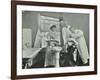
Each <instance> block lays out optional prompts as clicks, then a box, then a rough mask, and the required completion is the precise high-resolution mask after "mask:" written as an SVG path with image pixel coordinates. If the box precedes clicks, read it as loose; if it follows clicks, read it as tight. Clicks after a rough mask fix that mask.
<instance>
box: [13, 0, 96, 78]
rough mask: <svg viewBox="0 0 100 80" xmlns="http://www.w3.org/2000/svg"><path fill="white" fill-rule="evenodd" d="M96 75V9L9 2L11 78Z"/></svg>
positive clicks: (78, 5) (75, 5) (78, 6)
mask: <svg viewBox="0 0 100 80" xmlns="http://www.w3.org/2000/svg"><path fill="white" fill-rule="evenodd" d="M92 74H97V6H96V5H80V4H63V3H47V2H31V1H11V78H12V79H28V78H44V77H59V76H75V75H92Z"/></svg>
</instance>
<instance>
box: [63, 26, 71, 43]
mask: <svg viewBox="0 0 100 80" xmlns="http://www.w3.org/2000/svg"><path fill="white" fill-rule="evenodd" d="M71 34H72V32H71V31H70V30H69V28H66V27H63V28H62V37H63V43H64V45H65V44H66V42H67V40H68V39H69V38H70V36H71Z"/></svg>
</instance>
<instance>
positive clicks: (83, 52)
mask: <svg viewBox="0 0 100 80" xmlns="http://www.w3.org/2000/svg"><path fill="white" fill-rule="evenodd" d="M72 36H73V37H74V38H75V39H76V41H77V42H78V51H79V54H80V57H81V59H82V61H83V63H84V64H85V63H87V62H88V58H89V54H88V48H87V45H86V41H85V37H84V34H83V31H81V30H75V31H74V34H73V35H72Z"/></svg>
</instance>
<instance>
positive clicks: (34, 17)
mask: <svg viewBox="0 0 100 80" xmlns="http://www.w3.org/2000/svg"><path fill="white" fill-rule="evenodd" d="M22 27H23V28H30V29H32V44H33V45H34V41H35V37H36V33H37V29H38V14H37V13H36V12H27V11H23V13H22ZM33 45H32V46H33Z"/></svg>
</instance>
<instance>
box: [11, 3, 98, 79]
mask: <svg viewBox="0 0 100 80" xmlns="http://www.w3.org/2000/svg"><path fill="white" fill-rule="evenodd" d="M17 5H31V6H32V5H33V6H48V7H62V8H81V9H94V71H85V72H71V73H52V74H51V73H50V74H36V75H17V66H16V65H17ZM93 74H97V6H96V5H80V4H64V3H49V2H33V1H11V79H12V80H14V79H29V78H45V77H60V76H76V75H93Z"/></svg>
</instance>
